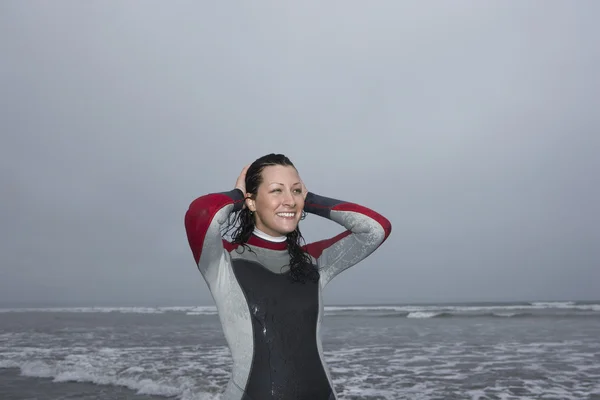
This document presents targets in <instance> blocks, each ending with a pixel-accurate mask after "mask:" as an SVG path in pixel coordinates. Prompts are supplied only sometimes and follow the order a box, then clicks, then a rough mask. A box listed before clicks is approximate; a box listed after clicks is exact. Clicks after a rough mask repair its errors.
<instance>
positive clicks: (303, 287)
mask: <svg viewBox="0 0 600 400" xmlns="http://www.w3.org/2000/svg"><path fill="white" fill-rule="evenodd" d="M304 213H312V214H315V215H319V216H321V217H324V218H327V219H330V220H332V221H334V222H336V223H338V224H340V225H342V226H343V227H344V228H345V229H346V230H345V231H344V232H342V233H340V234H339V235H337V236H335V237H333V238H330V239H326V240H322V241H318V242H314V243H310V244H308V245H302V244H301V242H302V239H303V238H302V235H301V233H300V230H299V227H298V225H299V221H300V220H301V219H302V218H303V215H304ZM185 227H186V231H187V235H188V241H189V244H190V247H191V250H192V254H193V256H194V260H195V262H196V264H197V266H198V268H199V270H200V272H201V273H202V276H203V277H204V279H205V280H206V283H207V285H208V287H209V289H210V291H211V293H212V296H213V298H214V300H215V303H216V306H217V310H218V312H219V317H220V320H221V325H222V327H223V331H224V334H225V338H226V340H227V343H228V345H229V348H230V350H231V355H232V358H233V371H232V376H231V378H230V380H229V383H228V384H227V387H226V388H225V392H224V394H223V399H224V400H258V399H261V400H263V399H265V400H266V399H273V400H274V399H286V400H304V399H311V400H332V399H336V398H337V397H336V394H335V391H334V387H333V383H332V380H331V375H330V373H329V370H328V368H327V366H326V364H325V362H324V360H323V351H322V346H321V338H320V333H319V328H320V326H321V318H322V315H323V303H322V290H323V289H324V288H325V286H326V285H327V283H328V282H330V281H331V279H332V278H333V277H335V276H336V275H338V274H339V273H340V272H342V271H344V270H345V269H347V268H349V267H351V266H353V265H355V264H357V263H358V262H360V261H362V260H363V259H364V258H366V257H367V256H368V255H370V254H371V253H373V251H375V250H376V249H377V248H378V247H379V246H380V245H381V244H382V243H383V242H384V241H385V240H386V239H387V237H388V236H389V235H390V232H391V224H390V222H389V221H388V220H387V219H386V218H385V217H383V216H381V215H380V214H378V213H376V212H375V211H373V210H370V209H368V208H366V207H363V206H360V205H358V204H354V203H348V202H344V201H340V200H335V199H332V198H328V197H323V196H319V195H317V194H314V193H311V192H308V191H307V189H306V186H305V185H304V183H303V182H302V180H301V179H300V176H299V174H298V171H297V170H296V168H295V167H294V165H293V164H292V162H291V161H290V160H289V159H288V158H287V157H285V156H283V155H281V154H269V155H266V156H264V157H261V158H259V159H258V160H256V161H255V162H254V163H252V164H251V165H249V166H247V167H246V168H244V169H243V170H242V173H241V174H240V176H239V177H238V179H237V182H236V185H235V189H233V190H231V191H229V192H223V193H212V194H208V195H205V196H202V197H199V198H198V199H196V200H194V201H193V202H192V204H191V205H190V208H189V210H188V211H187V213H186V216H185ZM232 230H233V233H232V235H231V241H228V240H226V239H224V233H223V232H229V231H232ZM246 250H248V251H246Z"/></svg>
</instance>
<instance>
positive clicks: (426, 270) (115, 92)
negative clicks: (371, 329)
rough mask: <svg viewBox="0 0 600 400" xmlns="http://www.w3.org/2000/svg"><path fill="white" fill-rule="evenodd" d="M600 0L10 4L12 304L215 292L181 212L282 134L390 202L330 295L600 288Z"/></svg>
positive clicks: (5, 10) (6, 245)
mask: <svg viewBox="0 0 600 400" xmlns="http://www.w3.org/2000/svg"><path fill="white" fill-rule="evenodd" d="M599 12H600V6H599V5H598V3H597V2H593V1H577V2H559V1H547V2H543V3H542V2H526V3H524V2H521V1H507V2H476V1H473V2H436V3H435V7H433V6H432V4H425V3H423V2H399V1H379V2H376V3H367V2H362V1H344V2H329V3H327V4H326V3H323V2H317V1H311V2H295V3H293V4H292V3H291V2H288V3H285V4H284V2H275V1H267V2H252V5H250V3H247V2H246V3H243V2H237V4H233V2H230V3H227V2H193V1H178V2H175V1H172V2H156V1H146V2H143V4H142V3H139V2H116V1H112V2H108V1H104V2H93V3H92V2H85V3H84V2H78V1H55V2H19V1H4V2H2V3H1V4H0V50H1V54H2V58H1V61H0V85H1V90H0V124H1V125H0V132H1V135H2V136H1V142H0V143H1V145H0V166H1V167H2V168H1V172H0V184H1V185H2V202H1V203H0V217H1V224H0V305H2V304H4V305H6V304H16V303H23V304H25V303H27V304H76V305H88V304H107V305H108V304H110V305H112V304H144V305H153V304H157V305H169V304H198V303H199V304H212V300H211V298H210V295H209V292H208V290H207V289H206V285H205V283H204V281H203V280H202V277H201V275H200V274H199V272H198V271H197V269H196V268H195V266H194V263H193V259H192V255H191V252H190V250H189V248H188V244H187V239H186V236H185V230H184V227H183V216H184V213H185V211H186V209H187V207H188V205H189V203H190V202H191V201H192V200H193V199H194V198H196V197H198V196H200V195H202V194H205V193H208V192H215V191H224V190H229V189H231V188H232V187H233V185H234V183H235V180H236V177H237V175H238V173H239V171H240V169H241V168H242V167H243V166H244V165H245V164H247V163H249V162H251V161H253V160H254V159H256V158H258V157H259V156H262V155H264V154H266V153H270V152H281V153H285V154H287V155H288V156H289V157H290V158H291V159H292V161H294V162H295V163H296V165H297V167H298V169H299V171H300V174H301V176H302V178H303V179H304V181H305V182H306V184H307V186H308V188H309V189H310V190H312V191H314V192H316V193H319V194H322V195H326V196H329V197H335V198H339V199H343V200H348V201H353V202H357V203H360V204H363V205H365V206H368V207H371V208H373V209H375V210H377V211H379V212H381V213H382V214H384V215H385V216H387V217H388V218H389V219H390V220H391V221H392V224H393V232H392V235H391V237H390V238H389V240H388V241H387V242H386V243H385V244H384V245H383V247H381V248H380V249H379V250H378V251H377V252H376V253H375V254H373V255H372V256H371V257H370V258H368V259H367V260H365V261H364V262H362V263H361V264H359V265H357V266H355V267H353V268H352V269H351V270H348V271H346V272H344V273H343V274H342V275H340V276H339V277H338V278H337V279H336V280H335V281H333V282H332V283H331V284H330V286H328V289H327V294H326V301H327V302H328V303H329V304H332V303H361V302H393V301H397V302H406V301H454V300H476V301H483V300H513V299H517V300H529V299H531V300H534V299H548V300H552V299H594V298H598V297H600V296H599V295H598V293H600V248H599V246H598V243H599V241H600V213H599V206H598V205H599V204H600V184H599V183H600V182H599V180H598V176H599V172H600V157H599V156H598V154H599V153H600V151H599V150H600V133H599V132H600V112H599V110H600V108H599V105H598V101H599V100H600V75H599V74H598V71H600V39H598V38H600V27H597V26H596V25H597V21H596V16H597V15H599V14H598V13H599ZM301 226H302V229H303V233H304V236H305V238H306V239H307V241H312V240H317V239H322V238H324V237H327V236H330V235H333V234H336V233H338V232H339V231H340V227H338V226H336V225H335V224H333V223H331V222H328V221H323V220H320V219H319V218H318V217H315V216H309V217H308V218H307V219H306V220H305V221H303V222H302V225H301Z"/></svg>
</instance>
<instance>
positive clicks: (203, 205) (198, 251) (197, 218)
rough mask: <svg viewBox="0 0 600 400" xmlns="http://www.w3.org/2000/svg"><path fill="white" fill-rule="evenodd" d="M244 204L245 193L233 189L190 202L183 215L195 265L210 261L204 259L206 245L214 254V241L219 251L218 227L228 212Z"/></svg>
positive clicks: (219, 230) (225, 218)
mask: <svg viewBox="0 0 600 400" xmlns="http://www.w3.org/2000/svg"><path fill="white" fill-rule="evenodd" d="M243 203H244V194H243V193H242V191H241V190H239V189H234V190H231V191H229V192H222V193H211V194H207V195H204V196H201V197H198V198H197V199H196V200H194V201H193V202H192V203H191V204H190V207H189V209H188V210H187V212H186V214H185V230H186V233H187V238H188V242H189V245H190V248H191V250H192V254H193V256H194V260H195V261H196V264H205V267H206V266H207V264H208V263H210V262H211V261H213V260H211V259H206V260H205V258H207V257H204V254H203V251H204V250H203V249H205V248H206V247H210V250H211V251H212V252H213V253H214V254H212V255H213V256H214V255H215V254H216V251H215V250H216V249H215V246H216V244H218V246H217V247H218V248H219V250H221V251H222V248H223V247H222V238H221V227H222V226H223V224H224V223H226V222H227V217H229V214H230V213H232V212H235V211H239V210H241V209H242V206H243ZM207 245H211V246H207ZM212 258H214V257H212ZM199 266H200V265H199Z"/></svg>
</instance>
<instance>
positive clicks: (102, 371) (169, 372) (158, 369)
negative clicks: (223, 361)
mask: <svg viewBox="0 0 600 400" xmlns="http://www.w3.org/2000/svg"><path fill="white" fill-rule="evenodd" d="M7 350H8V349H6V348H0V356H1V357H3V358H4V359H2V360H0V368H19V369H20V371H21V374H22V375H23V376H29V377H36V378H52V379H53V382H89V383H94V384H97V385H112V386H121V387H126V388H129V389H131V390H134V391H136V393H138V394H145V395H155V396H165V397H177V398H178V399H182V400H184V399H185V400H205V399H206V400H209V399H211V400H212V399H218V392H220V388H221V386H223V383H222V382H211V381H210V379H211V376H212V377H215V373H214V371H213V370H211V371H208V373H204V374H203V373H199V371H201V370H205V371H206V370H209V369H211V368H210V366H207V365H202V364H200V362H199V361H196V362H195V363H194V365H190V368H188V369H187V371H186V373H185V374H179V372H180V371H179V370H178V368H176V367H175V366H174V365H169V364H165V362H168V360H169V358H168V355H169V354H170V353H173V354H174V358H176V357H177V356H178V355H177V352H176V351H177V349H176V348H172V347H164V348H144V347H139V348H129V349H113V348H102V349H97V350H88V349H83V352H82V353H80V354H74V353H76V352H75V351H74V349H66V350H67V352H66V354H65V349H62V348H54V349H35V348H29V349H14V348H13V349H11V350H13V351H12V352H9V351H7ZM23 350H25V351H23ZM36 350H37V351H36ZM48 350H50V352H53V353H54V354H53V356H52V357H48ZM219 352H221V349H218V350H217V353H219ZM210 353H211V352H210V351H209V352H208V354H209V355H210ZM195 355H196V356H197V354H195ZM220 357H221V356H220V355H218V354H217V355H216V356H214V357H213V358H216V359H219V358H220ZM201 359H202V358H201ZM202 360H203V359H202ZM203 361H204V360H203ZM222 370H223V371H225V370H224V369H222ZM217 375H218V374H217ZM197 376H200V377H202V378H203V379H194V378H195V377H197ZM216 378H221V379H219V380H220V381H224V380H225V379H227V377H226V376H225V377H220V376H216ZM199 383H203V384H205V386H206V388H207V389H208V388H211V387H212V388H213V390H212V391H211V392H212V393H210V392H209V391H207V390H205V388H203V387H202V386H199V385H198V384H199Z"/></svg>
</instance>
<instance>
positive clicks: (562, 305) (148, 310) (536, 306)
mask: <svg viewBox="0 0 600 400" xmlns="http://www.w3.org/2000/svg"><path fill="white" fill-rule="evenodd" d="M544 309H557V310H579V311H600V304H577V303H576V302H573V301H566V302H531V303H529V304H517V305H510V304H506V305H489V306H474V305H473V306H469V305H466V306H453V305H397V306H394V305H389V306H325V314H326V315H344V314H352V313H365V314H372V313H375V314H381V313H384V312H388V313H392V314H394V313H397V314H410V313H416V312H438V313H444V312H447V313H476V312H492V311H497V310H504V311H510V310H518V311H523V310H544ZM8 312H13V313H17V312H61V313H112V312H117V313H124V314H129V313H136V314H163V313H165V312H177V313H185V314H187V315H190V316H195V315H215V314H217V309H216V307H215V306H173V307H41V308H0V313H8Z"/></svg>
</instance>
